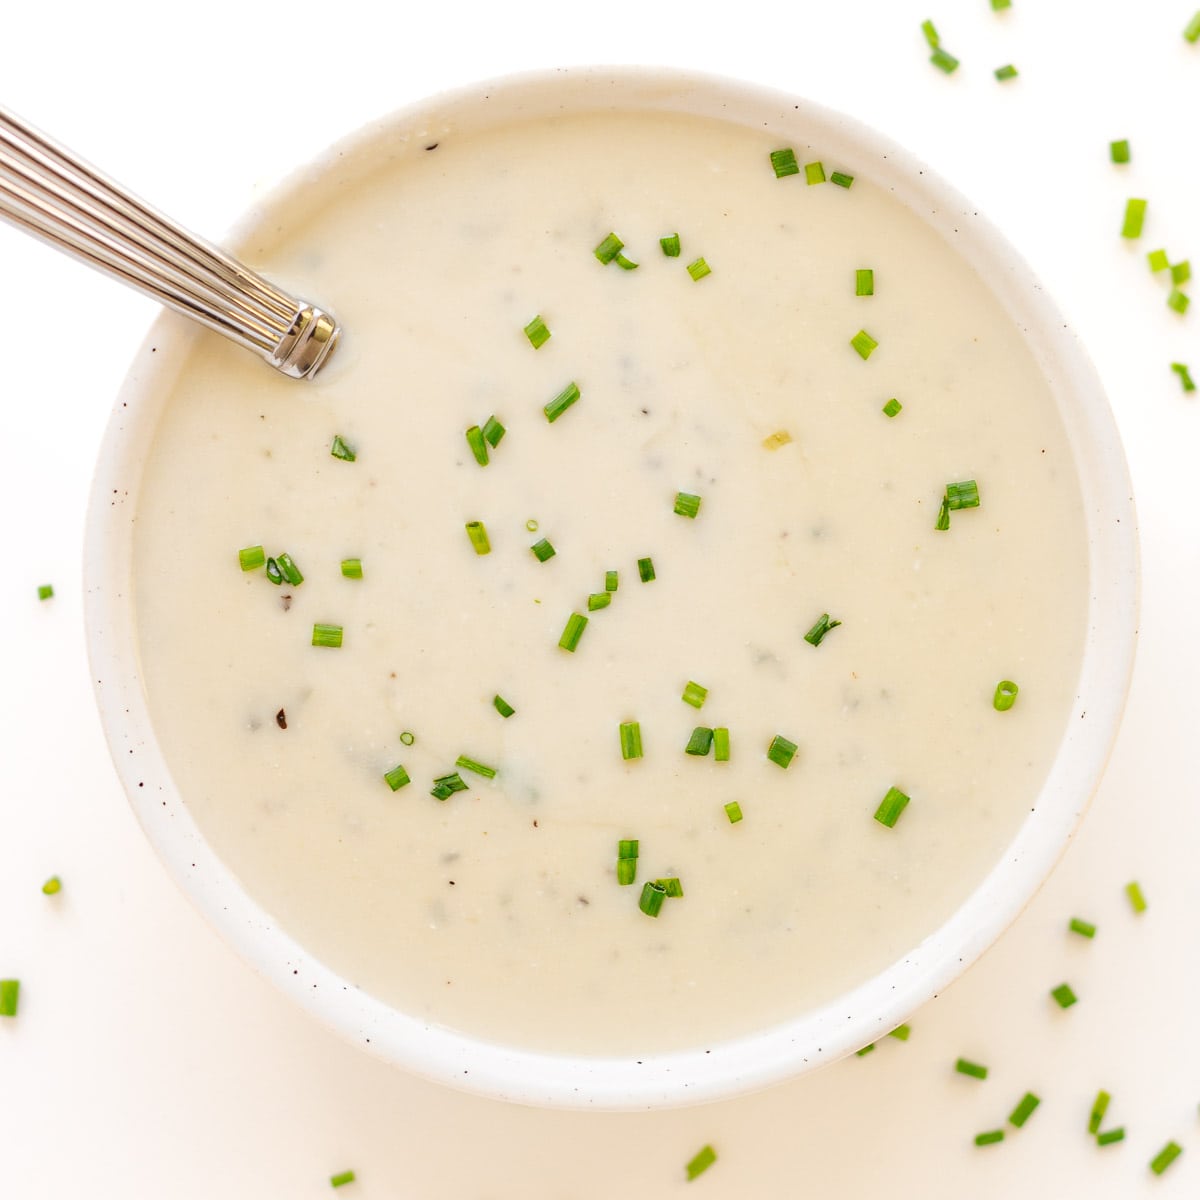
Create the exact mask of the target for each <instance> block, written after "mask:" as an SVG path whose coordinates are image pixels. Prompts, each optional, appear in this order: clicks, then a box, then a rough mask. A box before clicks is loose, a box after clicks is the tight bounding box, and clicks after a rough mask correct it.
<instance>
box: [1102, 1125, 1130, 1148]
mask: <svg viewBox="0 0 1200 1200" xmlns="http://www.w3.org/2000/svg"><path fill="white" fill-rule="evenodd" d="M1124 1140H1125V1126H1124V1125H1118V1126H1117V1127H1116V1128H1115V1129H1106V1130H1105V1131H1104V1132H1103V1133H1098V1134H1096V1145H1097V1146H1111V1145H1113V1144H1114V1143H1116V1142H1123V1141H1124Z"/></svg>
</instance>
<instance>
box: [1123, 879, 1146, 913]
mask: <svg viewBox="0 0 1200 1200" xmlns="http://www.w3.org/2000/svg"><path fill="white" fill-rule="evenodd" d="M1125 895H1126V896H1128V897H1129V903H1130V905H1131V906H1132V908H1133V911H1134V912H1135V913H1144V912H1145V911H1146V897H1145V896H1144V895H1142V885H1141V884H1140V883H1138V881H1137V880H1136V879H1135V880H1133V881H1132V882H1131V883H1127V884H1126V885H1125Z"/></svg>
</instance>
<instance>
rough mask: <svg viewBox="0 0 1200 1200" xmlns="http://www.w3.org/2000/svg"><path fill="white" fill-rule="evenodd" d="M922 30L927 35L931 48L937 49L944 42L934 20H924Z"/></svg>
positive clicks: (926, 38)
mask: <svg viewBox="0 0 1200 1200" xmlns="http://www.w3.org/2000/svg"><path fill="white" fill-rule="evenodd" d="M921 32H922V33H923V34H924V35H925V40H926V41H927V42H928V43H929V48H930V50H936V49H937V48H938V47H939V46H940V45H941V44H942V39H941V37H939V36H938V31H937V27H936V26H935V25H934V23H933V22H932V21H922V22H921Z"/></svg>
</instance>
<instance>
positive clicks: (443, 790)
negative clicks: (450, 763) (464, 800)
mask: <svg viewBox="0 0 1200 1200" xmlns="http://www.w3.org/2000/svg"><path fill="white" fill-rule="evenodd" d="M469 790H470V789H469V788H468V786H467V782H466V780H465V779H463V777H462V776H461V775H460V774H459V773H458V772H457V771H451V773H450V774H449V775H439V776H438V777H437V778H436V779H435V780H434V781H433V790H432V791H431V792H430V793H429V794H430V795H431V796H434V797H436V798H437V799H438V800H448V799H449V798H450V797H451V796H453V795H454V793H455V792H466V791H469Z"/></svg>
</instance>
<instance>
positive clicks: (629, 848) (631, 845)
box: [617, 838, 638, 887]
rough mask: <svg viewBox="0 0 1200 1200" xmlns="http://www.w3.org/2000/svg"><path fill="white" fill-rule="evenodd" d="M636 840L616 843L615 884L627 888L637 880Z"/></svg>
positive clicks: (626, 839) (630, 839)
mask: <svg viewBox="0 0 1200 1200" xmlns="http://www.w3.org/2000/svg"><path fill="white" fill-rule="evenodd" d="M637 860H638V843H637V838H622V839H621V840H620V841H618V842H617V882H618V883H619V884H620V885H621V886H622V887H627V886H628V885H629V884H631V883H633V882H634V880H635V879H637Z"/></svg>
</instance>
